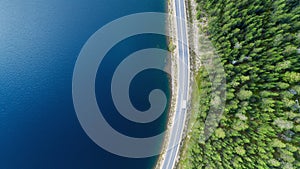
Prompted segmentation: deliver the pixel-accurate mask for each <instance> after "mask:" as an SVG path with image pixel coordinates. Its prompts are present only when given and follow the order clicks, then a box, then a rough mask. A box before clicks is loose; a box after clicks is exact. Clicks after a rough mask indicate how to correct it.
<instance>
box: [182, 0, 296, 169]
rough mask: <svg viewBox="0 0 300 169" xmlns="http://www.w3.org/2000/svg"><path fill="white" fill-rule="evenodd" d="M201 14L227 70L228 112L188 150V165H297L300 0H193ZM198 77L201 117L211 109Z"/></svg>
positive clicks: (203, 79) (202, 77) (205, 81)
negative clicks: (200, 95)
mask: <svg viewBox="0 0 300 169" xmlns="http://www.w3.org/2000/svg"><path fill="white" fill-rule="evenodd" d="M197 2H198V4H199V5H198V8H197V9H198V10H199V12H198V19H199V20H205V19H203V17H204V16H206V17H207V19H208V26H207V28H205V29H204V30H206V31H207V32H206V34H207V35H208V36H209V38H210V40H211V42H212V43H213V45H214V47H215V48H216V51H217V53H218V55H219V56H220V57H221V60H222V61H221V62H222V63H223V66H224V69H225V72H226V83H227V94H226V95H227V96H226V99H227V100H226V107H225V113H224V114H223V117H222V119H221V122H220V124H219V127H218V128H217V130H216V131H215V133H214V135H213V136H212V137H211V138H210V139H208V140H207V141H206V142H205V143H203V142H201V143H199V142H198V141H197V140H198V138H199V135H200V133H201V131H202V129H203V126H201V125H199V126H198V128H197V130H195V131H196V132H195V133H198V134H193V139H192V140H194V141H193V142H192V144H191V148H190V149H189V151H188V154H189V156H190V157H192V158H189V160H190V161H189V163H190V164H191V165H192V166H189V167H188V168H226V169H227V168H247V169H248V168H249V169H251V168H261V169H265V168H300V162H299V161H300V155H299V154H300V149H299V144H300V106H299V102H300V56H299V55H300V51H299V47H300V6H299V3H300V2H299V0H276V1H272V0H239V1H231V0H197ZM197 81H198V82H199V91H200V93H201V94H202V96H203V97H201V99H200V108H199V113H198V117H197V118H198V120H199V122H200V124H203V122H204V121H205V119H206V116H207V113H208V111H209V108H210V95H209V93H210V86H211V84H210V83H209V78H208V77H207V73H206V72H205V70H204V68H202V69H201V71H200V72H199V75H198V78H197Z"/></svg>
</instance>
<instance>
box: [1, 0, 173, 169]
mask: <svg viewBox="0 0 300 169" xmlns="http://www.w3.org/2000/svg"><path fill="white" fill-rule="evenodd" d="M164 11H165V1H164V0H142V1H141V0H126V1H124V0H88V1H87V0H72V1H66V0H51V1H46V0H31V1H23V0H2V1H0V169H69V168H70V169H96V168H97V169H100V168H101V169H102V168H103V169H150V168H152V167H153V165H154V164H155V162H156V160H157V157H151V158H145V159H130V158H124V157H120V156H116V155H113V154H111V153H109V152H107V151H105V150H103V149H101V148H100V147H99V146H97V145H96V144H95V143H94V142H93V141H92V140H91V139H90V138H89V137H88V136H87V135H86V134H85V132H84V131H83V129H82V128H81V126H80V124H79V122H78V119H77V117H76V113H75V110H74V106H73V101H72V75H73V69H74V65H75V63H76V59H77V57H78V54H79V52H80V50H81V48H82V46H83V45H84V43H85V42H86V41H87V40H88V38H89V37H90V36H91V35H92V34H93V33H94V32H95V31H97V30H98V29H99V28H101V27H102V26H104V25H105V24H107V23H109V22H110V21H112V20H114V19H117V18H119V17H122V16H124V15H128V14H132V13H138V12H164ZM153 47H156V48H158V47H159V48H162V49H165V48H166V39H165V37H163V36H160V35H151V34H147V35H138V36H134V37H131V38H128V39H126V40H124V41H122V42H120V43H119V44H117V45H116V46H115V47H114V48H113V49H112V50H111V51H110V52H109V53H108V54H107V56H106V57H105V60H103V62H104V63H103V65H106V67H101V68H99V70H98V75H97V79H96V86H102V87H96V95H97V101H98V104H99V106H105V109H107V110H108V111H107V112H110V113H109V114H104V117H105V118H106V119H107V121H109V122H110V124H111V125H112V126H113V127H114V128H115V129H116V130H118V131H119V132H121V133H123V134H126V135H129V136H132V137H139V138H143V137H149V136H152V135H156V134H159V133H161V132H162V131H163V130H165V127H166V121H167V115H166V113H167V112H165V113H164V114H163V115H162V116H161V117H160V118H159V119H157V120H155V121H153V122H152V123H149V124H137V123H133V122H130V121H128V120H126V119H124V118H123V117H121V116H120V115H119V114H118V113H117V112H116V110H115V108H114V106H113V104H112V102H111V99H109V98H110V96H109V95H110V93H109V92H110V89H108V88H107V87H108V84H109V83H110V80H111V79H110V78H111V74H112V73H113V70H114V69H115V67H116V66H117V64H118V63H120V62H121V60H122V59H124V58H125V57H126V56H127V55H129V54H130V53H132V52H134V51H137V50H140V49H143V48H153ZM105 63H106V64H105ZM162 64H164V63H162ZM103 72H104V73H105V74H104V73H103ZM145 77H147V78H146V79H145ZM103 78H105V80H103ZM103 82H105V83H104V85H103ZM168 86H169V84H168V78H167V76H166V75H165V74H163V73H162V72H160V71H155V70H153V71H151V70H149V71H144V72H141V73H140V74H139V75H138V76H136V77H135V79H134V80H133V82H132V85H131V88H130V91H131V92H130V93H131V95H130V97H131V100H132V103H133V105H135V107H136V108H137V109H139V110H146V109H147V108H149V106H150V105H149V102H147V100H146V99H147V98H148V95H147V94H148V93H149V91H151V90H152V89H153V88H160V89H162V90H164V91H165V93H166V95H167V97H170V92H169V87H168ZM157 146H159V145H157Z"/></svg>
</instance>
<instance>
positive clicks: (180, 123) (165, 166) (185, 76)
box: [161, 0, 190, 169]
mask: <svg viewBox="0 0 300 169" xmlns="http://www.w3.org/2000/svg"><path fill="white" fill-rule="evenodd" d="M174 3H175V15H176V17H177V19H176V31H177V32H176V33H177V46H178V47H177V53H178V79H177V84H178V91H177V93H178V94H177V106H176V109H175V114H174V116H173V118H174V119H173V122H174V123H173V125H172V126H171V128H170V136H169V140H168V142H169V143H168V151H167V152H166V154H165V158H164V160H163V162H162V165H161V168H162V169H173V168H174V166H175V163H176V161H177V159H178V153H179V148H180V142H181V140H182V135H183V129H184V125H185V119H186V103H187V100H188V90H189V74H190V71H189V70H190V67H189V48H188V41H187V36H188V35H187V23H186V10H185V9H186V8H185V2H184V0H174Z"/></svg>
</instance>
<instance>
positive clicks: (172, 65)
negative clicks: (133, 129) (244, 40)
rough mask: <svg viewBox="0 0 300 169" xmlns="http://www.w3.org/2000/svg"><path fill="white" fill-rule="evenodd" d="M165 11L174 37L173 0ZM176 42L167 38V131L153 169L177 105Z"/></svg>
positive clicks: (165, 147) (168, 1) (159, 163)
mask: <svg viewBox="0 0 300 169" xmlns="http://www.w3.org/2000/svg"><path fill="white" fill-rule="evenodd" d="M166 1H167V3H166V11H167V14H168V15H169V16H171V17H169V18H167V20H166V32H168V33H169V34H170V35H176V37H177V34H176V25H175V23H174V18H173V17H174V2H173V0H166ZM175 42H176V41H175V40H174V39H173V38H170V37H167V45H168V50H170V51H169V52H170V56H168V57H167V64H166V69H168V70H170V72H171V76H172V77H171V82H170V83H169V89H170V92H171V99H170V100H171V101H170V107H169V111H168V120H167V124H166V125H167V130H166V134H165V137H164V140H163V143H162V152H161V154H159V157H158V160H157V162H156V164H155V167H154V168H155V169H161V167H162V166H161V163H162V161H163V160H164V157H165V153H166V149H167V146H168V141H169V136H170V131H169V129H170V128H171V127H172V124H173V117H174V112H175V108H176V105H177V89H178V88H177V78H178V73H177V65H178V59H177V50H176V48H177V46H176V43H175Z"/></svg>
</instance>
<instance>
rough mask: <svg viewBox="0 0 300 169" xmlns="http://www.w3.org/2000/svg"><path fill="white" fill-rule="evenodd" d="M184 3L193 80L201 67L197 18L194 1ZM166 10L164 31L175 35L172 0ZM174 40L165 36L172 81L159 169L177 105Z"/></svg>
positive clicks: (187, 116) (180, 148)
mask: <svg viewBox="0 0 300 169" xmlns="http://www.w3.org/2000/svg"><path fill="white" fill-rule="evenodd" d="M184 3H185V4H186V9H185V10H186V13H187V21H188V22H187V27H188V32H187V33H188V42H189V44H190V48H191V49H192V51H190V56H191V58H190V59H191V62H190V64H191V65H190V66H191V74H190V81H191V82H193V79H195V75H196V72H197V70H198V69H199V68H200V67H201V63H200V60H198V59H197V57H196V56H199V45H198V42H199V36H198V33H199V27H198V26H199V24H200V23H199V22H198V20H197V19H196V18H195V17H196V10H195V9H196V5H197V4H196V2H195V1H194V0H185V1H184ZM166 8H167V9H166V11H167V13H168V15H169V16H171V17H169V18H167V21H166V22H167V23H166V31H168V32H169V33H170V34H171V35H176V37H178V36H177V31H176V29H177V28H176V27H177V26H176V23H175V18H174V17H176V16H175V14H174V12H175V3H174V0H167V4H166ZM176 41H177V39H175V40H174V39H172V38H167V43H168V45H169V46H168V48H169V47H170V46H172V50H171V51H170V53H171V56H170V57H168V60H167V64H166V68H167V69H171V72H172V82H171V83H170V84H169V85H170V90H171V99H170V100H171V102H170V104H171V105H170V108H169V113H168V122H167V132H166V135H165V138H164V140H163V145H162V152H161V154H160V155H159V157H158V160H157V162H156V165H155V169H161V168H162V166H161V164H162V161H163V160H164V158H165V154H166V150H167V146H168V143H169V136H170V131H169V129H170V128H171V127H172V125H173V123H174V113H175V108H176V106H177V101H178V100H177V91H178V86H177V80H178V71H177V65H178V58H177V54H178V53H177V50H176V49H177V46H176V44H177V43H176ZM192 86H193V83H190V86H189V87H190V92H189V95H190V96H192V95H191V94H192V89H193V88H192ZM191 99H192V98H189V101H188V104H187V105H188V107H187V108H188V110H187V115H186V120H185V124H184V129H183V136H182V140H181V142H180V146H179V153H178V157H177V161H176V163H175V168H178V167H180V160H181V155H182V154H184V149H185V148H184V147H185V138H186V137H188V133H189V131H188V130H189V125H190V124H189V121H190V117H191V116H192V112H191V109H192V107H191Z"/></svg>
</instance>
